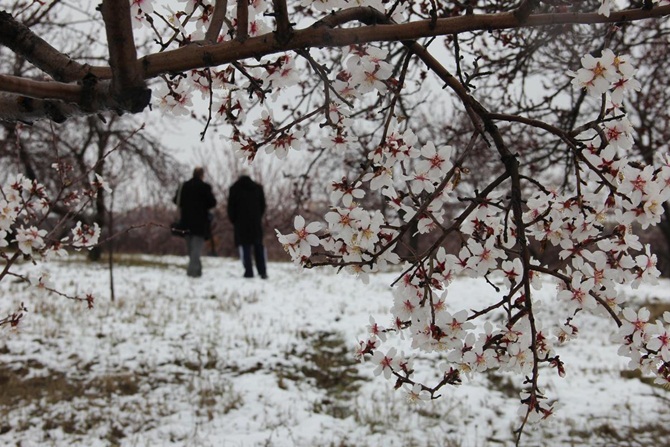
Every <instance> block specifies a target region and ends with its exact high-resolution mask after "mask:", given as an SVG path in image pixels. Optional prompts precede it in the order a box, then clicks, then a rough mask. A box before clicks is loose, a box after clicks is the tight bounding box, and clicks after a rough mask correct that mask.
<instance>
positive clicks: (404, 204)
mask: <svg viewBox="0 0 670 447" xmlns="http://www.w3.org/2000/svg"><path fill="white" fill-rule="evenodd" d="M582 64H583V67H582V69H580V70H579V71H578V72H577V73H570V74H571V75H572V76H573V77H574V82H575V85H577V86H578V87H580V88H583V89H585V91H586V92H587V94H589V95H591V96H594V97H602V98H603V100H604V101H606V104H607V114H606V116H605V117H604V119H603V120H600V121H597V122H595V123H593V125H592V126H590V127H589V131H587V132H584V133H583V134H581V135H579V136H578V137H577V138H576V139H575V141H574V148H573V150H574V156H575V158H576V159H577V161H576V165H577V167H578V168H577V169H576V173H575V182H576V183H577V184H578V185H579V189H578V190H575V189H572V188H567V189H564V190H558V189H551V188H546V187H542V188H536V189H535V191H533V192H531V188H530V186H531V185H528V188H527V190H524V193H525V194H527V198H526V199H525V207H524V211H523V214H522V216H521V217H522V220H521V221H520V222H519V221H518V220H517V219H516V218H515V217H514V216H513V214H512V213H510V212H509V211H508V210H509V209H510V204H509V200H510V199H509V195H508V194H507V193H506V192H505V191H504V190H502V191H500V190H492V191H489V192H487V193H485V194H483V193H481V194H479V195H478V196H476V197H473V200H472V203H473V205H472V206H470V207H467V208H465V209H464V210H463V211H462V213H461V214H460V215H458V216H457V217H456V218H454V219H452V220H451V221H447V220H446V217H445V213H444V203H446V202H447V201H448V200H449V198H450V197H453V195H454V191H455V190H457V189H458V186H457V184H456V183H457V182H456V181H455V180H456V178H457V175H456V174H457V173H458V167H457V166H456V164H455V162H454V152H455V150H454V148H452V147H450V146H439V147H436V146H435V145H434V144H433V143H430V142H428V143H425V144H420V143H419V142H418V138H417V137H416V135H415V134H414V133H413V132H412V130H411V129H404V130H401V129H400V128H399V126H398V123H397V122H393V123H391V125H390V126H389V130H388V132H387V135H386V138H385V140H384V141H383V142H382V144H380V145H378V146H377V147H375V148H374V149H373V150H371V151H370V153H369V155H368V159H369V160H370V162H371V163H370V167H369V169H368V170H367V171H366V172H364V173H362V174H361V175H360V176H358V177H357V178H355V179H347V178H343V179H342V180H340V181H335V182H333V184H332V193H331V200H332V201H333V203H332V207H331V209H330V211H329V212H328V213H327V214H326V215H325V224H322V223H321V222H312V223H309V224H306V222H305V220H304V219H303V218H302V217H297V218H296V219H295V230H294V231H293V233H290V234H280V233H279V232H278V237H279V241H280V242H281V243H282V244H283V245H284V247H285V249H286V250H287V252H288V253H289V254H290V255H291V257H292V259H293V260H294V261H295V262H297V263H299V264H301V265H303V266H311V265H313V264H314V263H315V260H316V259H318V258H319V257H321V258H322V259H323V258H325V259H327V260H328V262H329V263H331V264H335V265H340V266H343V267H345V268H346V269H348V270H350V271H353V272H354V273H356V274H358V275H359V276H361V277H362V278H363V279H365V277H366V275H367V273H368V272H373V271H377V270H378V269H380V268H382V267H383V266H385V265H386V264H398V263H399V262H400V258H399V257H398V256H397V255H396V254H395V251H394V250H395V248H396V245H397V242H398V235H399V234H400V231H402V229H404V228H407V225H408V224H409V223H410V222H411V221H415V222H416V223H417V230H418V232H420V233H429V232H435V231H441V232H446V231H447V229H446V228H447V227H449V226H450V225H457V226H458V228H457V230H456V231H457V232H458V234H459V235H460V238H461V239H462V240H463V243H462V245H461V247H460V249H459V250H457V251H456V252H453V253H450V252H447V250H446V249H445V248H444V247H442V246H435V248H434V250H432V251H431V252H430V253H429V254H428V255H426V256H425V257H423V258H421V259H419V260H418V261H416V262H413V263H407V264H405V265H404V267H403V271H404V272H405V273H404V274H403V275H402V277H401V278H400V279H399V281H397V282H396V284H395V287H394V289H393V297H394V301H393V307H392V309H391V323H390V324H389V325H381V324H379V323H377V322H375V321H374V320H371V324H370V326H369V328H368V336H367V337H366V338H365V339H363V340H361V341H360V342H359V343H358V345H357V349H356V354H357V356H358V357H359V358H361V359H367V360H369V361H371V362H372V363H373V364H374V365H375V372H376V373H377V374H379V375H383V376H384V377H386V378H388V379H392V380H394V381H396V383H397V384H400V385H404V387H403V388H404V389H405V390H406V392H407V393H408V398H409V399H410V400H413V401H421V400H424V399H426V398H431V397H434V396H435V395H436V392H437V390H438V389H439V387H440V386H443V385H444V384H456V383H458V382H459V381H460V380H461V376H463V375H465V376H468V375H471V374H473V373H475V372H483V371H487V370H490V369H497V370H501V371H511V372H515V373H518V374H520V375H522V376H526V377H529V376H531V375H532V374H534V373H533V370H534V368H535V366H536V365H538V364H547V365H548V366H549V367H550V368H552V369H554V370H555V371H556V373H557V374H559V375H560V376H563V375H564V374H565V365H564V364H563V362H562V361H561V360H560V357H559V355H558V354H557V351H558V349H559V347H560V346H561V345H562V344H563V343H566V342H568V341H569V340H571V339H573V338H575V337H577V336H578V334H579V329H580V328H579V318H578V316H579V315H580V312H581V313H582V314H583V313H584V312H591V313H594V314H597V315H603V316H606V317H608V318H613V319H615V321H617V322H623V323H622V326H621V329H620V341H621V342H622V349H621V351H620V352H621V354H622V355H626V356H628V357H630V358H631V363H632V364H635V366H637V367H641V368H643V370H644V371H646V372H654V373H655V374H656V375H657V377H658V378H657V380H658V381H660V382H663V383H667V382H668V380H669V378H670V363H668V355H669V354H668V352H669V351H668V335H667V334H668V331H670V329H669V328H668V323H669V322H670V321H668V320H669V319H670V316H668V315H667V314H666V315H665V317H664V318H665V320H666V321H665V323H663V322H657V323H654V324H651V323H649V324H647V323H646V320H645V318H644V317H645V316H647V317H648V313H645V311H640V312H642V314H641V315H639V317H638V316H635V317H633V316H632V315H633V313H632V312H633V311H632V310H631V308H629V307H626V305H625V302H624V301H625V299H624V295H623V293H622V291H621V288H620V286H621V285H626V284H630V285H632V286H633V287H637V286H638V285H639V284H640V283H641V282H643V281H655V279H656V278H657V277H658V276H659V274H660V273H659V271H658V269H657V268H656V257H655V255H653V254H651V252H650V248H649V247H648V246H644V245H643V244H642V243H641V242H640V241H639V238H638V236H637V235H635V234H634V233H633V232H632V228H633V227H634V226H636V225H637V226H639V227H641V228H643V229H645V228H647V227H648V226H652V225H655V224H657V223H658V222H659V221H660V218H661V214H662V212H663V209H662V204H663V202H665V201H667V200H668V199H670V188H669V187H668V185H670V166H669V161H668V160H667V159H666V161H665V162H664V163H662V164H661V165H660V166H658V167H653V166H644V165H641V164H640V163H637V162H631V160H629V159H628V158H627V157H626V153H627V152H628V151H629V150H630V148H631V147H632V144H633V139H632V127H631V126H630V122H629V121H628V119H627V117H626V115H625V113H624V111H623V110H622V109H621V107H620V103H621V98H622V96H621V95H623V94H625V93H627V92H628V91H630V90H636V89H638V88H639V84H638V83H637V81H636V80H635V79H634V74H635V71H634V69H633V68H632V67H631V66H630V63H629V62H628V61H627V60H626V59H625V58H624V57H621V56H615V55H614V53H612V52H611V51H609V50H605V51H603V54H602V56H601V57H600V58H593V57H592V56H586V57H584V58H583V59H582ZM365 191H379V192H381V194H382V195H383V196H384V197H386V199H387V204H388V205H389V208H391V209H393V210H395V211H396V212H397V213H394V215H395V216H396V217H394V218H392V219H390V220H389V219H388V218H387V217H386V216H385V215H383V214H381V213H380V211H378V210H374V211H371V210H366V209H364V207H362V206H361V205H360V203H361V202H363V201H364V199H365ZM452 203H453V202H452ZM455 222H456V224H455ZM521 226H522V227H523V229H524V236H525V239H526V240H527V241H530V242H532V243H537V244H539V245H541V246H547V245H549V246H555V247H556V248H557V250H558V253H559V255H558V257H559V259H558V260H557V262H558V265H557V266H551V267H550V266H546V265H541V264H540V262H539V261H537V260H535V259H533V258H532V257H530V258H529V259H528V260H527V261H524V257H523V256H522V255H521V253H522V252H521V250H522V249H523V247H521V242H520V239H519V234H518V231H519V230H518V228H519V227H521ZM317 247H318V248H319V249H320V251H317ZM459 275H466V276H470V277H474V278H485V279H486V280H488V281H492V280H493V279H494V278H497V279H498V280H499V281H500V282H501V283H502V284H504V285H505V286H506V288H507V292H505V293H502V292H501V294H502V296H501V300H500V303H499V305H497V306H494V307H495V308H497V309H499V311H502V312H503V314H506V315H507V317H506V318H502V319H496V321H497V323H492V322H491V321H486V322H485V323H483V324H476V323H477V319H478V318H479V317H480V316H481V315H479V314H475V313H474V312H466V311H458V312H453V311H451V310H450V308H451V306H450V304H449V299H448V289H449V284H450V282H451V281H452V280H453V278H455V277H457V276H459ZM551 277H553V278H554V279H555V280H556V283H557V290H556V295H555V296H556V300H558V301H559V302H560V303H562V304H563V305H562V308H563V309H564V314H563V315H562V316H561V318H560V319H558V323H556V321H555V320H554V321H543V320H541V319H540V318H538V314H537V312H538V308H539V307H540V304H539V303H537V302H533V300H532V299H531V296H530V294H531V293H532V290H537V289H540V288H542V287H546V284H547V280H548V278H551ZM531 306H532V307H531ZM531 309H532V310H531ZM531 312H533V318H532V319H531V318H530V313H531ZM635 315H638V314H637V313H636V314H635ZM501 321H502V322H501ZM391 338H396V339H405V340H409V341H410V348H411V349H412V350H415V351H419V352H430V353H435V354H436V355H438V356H439V358H441V359H443V363H442V366H441V372H442V375H441V377H440V381H439V385H437V386H434V387H431V386H428V385H425V384H420V383H418V382H417V381H415V379H414V377H413V374H414V369H413V367H412V366H411V365H412V364H413V361H414V360H413V357H412V356H411V355H406V354H405V353H404V352H401V351H398V350H397V349H396V348H394V347H392V348H390V349H384V345H385V344H387V343H388V342H389V340H390V339H391ZM535 374H537V373H535ZM535 380H536V379H535ZM521 402H522V407H521V410H520V414H521V415H522V418H523V419H524V420H525V421H526V422H534V421H539V420H542V419H544V418H546V417H548V416H550V415H551V413H552V411H553V410H552V408H551V407H550V406H549V405H548V404H547V403H546V400H545V398H544V396H543V394H542V392H541V390H540V388H539V385H538V384H537V382H536V381H535V382H533V384H532V386H530V387H529V388H528V389H527V390H525V391H524V394H523V395H522V396H521Z"/></svg>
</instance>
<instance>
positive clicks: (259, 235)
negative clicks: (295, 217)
mask: <svg viewBox="0 0 670 447" xmlns="http://www.w3.org/2000/svg"><path fill="white" fill-rule="evenodd" d="M264 213H265V194H264V193H263V187H262V186H261V185H259V184H258V183H256V182H254V181H253V180H251V178H250V177H249V176H248V175H247V174H246V173H243V174H242V175H241V176H240V178H239V179H237V181H236V182H235V183H233V185H232V186H231V187H230V194H229V196H228V218H229V219H230V221H231V222H232V223H233V227H234V235H235V245H236V246H237V247H238V249H239V250H240V256H241V257H242V263H243V264H244V277H245V278H253V276H254V270H253V267H252V259H251V256H252V252H253V257H254V259H255V260H256V270H258V274H259V275H260V277H261V278H263V279H267V266H266V261H265V247H264V246H263V223H262V220H263V214H264Z"/></svg>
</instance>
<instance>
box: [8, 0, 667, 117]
mask: <svg viewBox="0 0 670 447" xmlns="http://www.w3.org/2000/svg"><path fill="white" fill-rule="evenodd" d="M120 1H122V0H114V1H112V0H109V1H107V2H105V3H103V6H105V5H106V6H105V7H106V8H110V7H111V6H113V5H115V4H117V2H120ZM127 2H128V0H123V3H124V4H127ZM238 3H239V6H238V24H237V25H238V35H237V38H238V39H240V37H241V36H246V34H245V33H246V31H245V29H246V26H244V25H245V23H246V22H247V21H248V17H244V13H243V12H241V11H240V10H239V9H240V6H241V9H244V5H245V4H246V3H247V2H246V1H241V0H240V1H239V2H238ZM111 9H114V8H111ZM121 9H123V8H121ZM124 11H125V9H124ZM108 14H111V17H116V15H115V14H120V12H119V13H115V12H114V11H111V12H108ZM124 14H126V12H124ZM666 15H670V5H666V6H661V7H657V8H653V9H651V10H646V9H635V10H627V11H618V12H612V13H611V14H610V16H609V17H604V16H602V15H599V14H595V13H558V14H531V15H529V16H528V17H527V18H526V20H525V22H524V23H522V22H521V21H520V20H519V19H518V18H517V17H516V16H515V15H514V13H511V12H509V13H501V14H482V15H465V16H459V17H450V18H444V19H438V20H435V21H432V20H423V21H418V22H413V23H407V24H385V25H382V24H381V23H385V22H386V21H387V20H388V19H387V18H386V17H385V16H384V15H383V14H382V13H381V12H379V11H377V10H375V9H372V8H350V9H347V10H343V11H339V12H336V13H332V14H329V15H328V16H326V17H325V18H324V19H323V20H322V21H320V22H317V23H316V24H314V25H313V26H311V27H309V28H306V29H302V30H297V31H293V34H292V37H291V38H290V39H289V40H288V41H286V42H282V41H280V40H279V39H278V38H277V36H276V35H275V33H268V34H265V35H262V36H258V37H253V38H248V39H246V40H244V41H243V42H242V41H240V40H233V41H226V42H221V43H217V44H211V45H190V46H185V47H182V48H179V49H176V50H172V51H166V52H162V53H157V54H151V55H147V56H145V57H143V58H142V59H140V61H139V63H138V62H137V61H135V62H134V63H128V64H126V63H122V61H134V58H135V48H134V45H133V44H132V30H131V29H129V28H128V27H129V26H130V25H129V23H128V24H127V25H126V26H125V27H124V28H120V27H118V29H117V31H113V32H112V36H115V35H116V34H117V32H118V34H119V37H121V38H124V36H125V37H126V38H127V36H130V40H129V45H128V46H129V47H131V48H120V47H119V44H118V43H112V41H113V38H112V39H110V47H115V49H114V51H115V52H118V53H114V55H112V54H111V53H112V49H111V48H110V56H112V62H113V61H116V62H114V64H115V65H114V66H116V70H117V71H119V70H120V71H119V74H118V76H119V78H118V79H119V81H117V82H122V83H121V84H120V85H124V83H125V82H129V83H130V84H132V85H134V83H135V82H139V81H136V79H137V78H136V77H137V76H139V77H140V78H142V79H148V78H153V77H157V76H159V75H162V74H165V73H175V72H183V71H187V70H191V69H195V68H203V67H210V66H218V65H224V64H228V63H231V62H236V61H240V60H243V59H247V58H260V57H263V56H265V55H270V54H275V53H280V52H285V51H290V50H300V49H308V48H321V47H338V46H346V45H350V44H362V43H369V42H375V41H405V42H406V43H407V41H412V40H415V39H418V38H421V37H430V36H439V35H450V34H459V33H464V32H471V31H477V30H496V29H497V30H500V29H513V28H519V27H524V26H525V27H541V26H551V25H557V24H580V23H584V24H589V23H590V24H594V23H618V22H630V21H636V20H643V19H649V18H658V17H663V16H666ZM107 17H108V19H107V22H109V21H110V20H111V19H110V18H109V17H110V16H109V15H108V16H107ZM240 20H241V22H240ZM351 21H360V22H362V23H366V24H368V25H367V26H361V27H359V28H347V29H334V28H332V27H333V26H339V25H342V24H344V23H348V22H351ZM6 24H8V25H9V27H6V26H5V25H6ZM110 25H111V28H112V29H113V28H115V26H114V25H113V24H111V23H110ZM123 29H125V30H126V31H125V32H124V31H122V30H123ZM19 37H20V38H19ZM18 40H20V41H22V42H23V43H18V42H17V41H18ZM26 42H32V43H26ZM0 44H7V46H9V47H10V48H12V49H14V50H15V51H17V52H18V53H19V54H21V55H24V57H26V58H27V59H29V60H31V61H32V62H33V63H35V64H36V65H37V66H38V67H40V68H42V69H43V70H45V71H47V72H48V73H49V74H51V75H52V76H54V77H55V78H56V79H63V80H67V81H71V80H82V79H83V78H84V77H85V76H86V74H89V75H93V76H89V78H93V79H95V78H104V79H111V78H112V76H113V72H114V68H112V69H109V68H105V67H87V66H83V65H79V64H76V63H74V62H72V61H71V60H70V59H69V58H67V56H65V55H62V54H61V53H59V52H58V51H57V50H55V49H54V48H52V47H51V46H49V45H48V44H46V43H45V42H44V41H42V40H41V39H39V38H37V36H35V35H34V34H33V33H32V31H30V30H29V29H27V28H25V27H23V28H21V25H20V24H17V22H16V21H14V20H13V18H12V17H11V16H10V15H8V14H6V13H3V12H0ZM419 47H420V45H418V44H413V48H412V49H413V51H414V52H415V53H417V51H418V52H420V50H419ZM28 55H30V57H29V56H28ZM52 58H53V60H54V61H59V62H58V63H56V62H50V61H51V60H52ZM424 62H425V60H424ZM61 64H63V65H62V67H65V68H61V71H59V70H58V68H60V67H59V66H60V65H61ZM73 64H75V65H73ZM119 64H121V65H119ZM114 66H113V67H114ZM121 66H123V67H124V68H121ZM138 73H139V74H138ZM116 76H117V75H116V73H114V77H116ZM121 79H125V81H121ZM454 81H457V80H456V79H455V78H454ZM457 84H460V83H458V82H452V83H451V86H452V88H454V86H455V85H456V86H457ZM77 88H79V89H81V90H82V92H83V91H85V90H86V89H87V88H88V87H87V86H86V85H82V86H73V87H72V89H73V91H74V90H76V89H77ZM138 88H139V86H138ZM96 89H97V88H96ZM97 90H98V89H97ZM0 91H2V87H1V86H0ZM11 91H15V90H11ZM140 91H141V93H142V94H141V95H137V94H135V96H136V97H139V98H142V99H143V101H146V102H144V104H145V105H146V104H147V103H148V101H149V91H148V90H147V89H146V88H144V87H143V84H142V88H141V90H140ZM21 93H23V94H32V93H30V92H29V91H21ZM71 93H72V92H68V93H67V95H70V94H71ZM125 93H128V94H131V92H130V91H127V92H125ZM457 93H459V96H460V95H461V94H463V93H467V92H457ZM59 95H60V96H59ZM63 95H65V93H63V92H60V93H58V94H57V95H56V98H62V97H63ZM80 96H81V97H82V98H84V99H86V98H87V95H85V94H83V93H82V94H81V95H80ZM131 96H132V95H131ZM24 100H25V99H21V98H17V97H12V98H11V99H10V98H8V97H7V96H5V97H4V101H5V102H6V101H9V102H10V103H11V102H17V101H18V102H22V101H24ZM143 101H140V102H133V103H131V104H130V106H129V105H128V104H126V102H125V101H113V100H110V99H109V98H104V97H103V99H101V100H100V99H99V100H98V101H97V105H99V106H102V107H103V108H101V109H95V107H94V106H90V105H86V101H82V103H81V107H82V108H83V109H85V110H86V111H87V112H88V113H89V114H90V113H95V112H97V111H100V110H107V108H108V107H110V106H112V105H113V104H114V103H115V102H116V103H117V105H118V107H119V110H122V111H123V110H127V111H138V110H141V109H142V108H143V107H144V106H142V107H141V108H140V107H139V106H138V105H137V104H142V103H143ZM80 113H83V112H80ZM10 116H15V115H14V114H13V112H12V113H9V112H4V111H0V119H4V120H7V119H10V120H11V118H8V117H10ZM45 116H49V115H45ZM68 116H69V115H68ZM35 118H36V116H35V115H34V114H32V113H31V114H30V117H29V119H28V120H29V121H30V120H33V119H35Z"/></svg>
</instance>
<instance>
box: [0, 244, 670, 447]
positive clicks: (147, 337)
mask: <svg viewBox="0 0 670 447" xmlns="http://www.w3.org/2000/svg"><path fill="white" fill-rule="evenodd" d="M129 259H131V260H130V261H126V262H122V263H120V264H117V265H116V266H115V268H114V285H115V294H116V301H115V302H114V303H111V302H110V300H109V272H108V270H107V269H106V268H105V266H104V265H91V264H87V263H84V262H81V261H70V262H67V263H62V264H54V265H51V266H50V271H51V273H52V275H53V277H54V278H55V284H54V285H55V287H56V288H57V289H58V290H61V291H63V292H67V293H74V292H78V293H85V292H88V291H93V292H94V293H95V295H96V296H97V301H96V305H95V308H94V309H93V310H87V309H86V306H85V304H80V303H76V302H71V301H68V300H66V299H65V298H62V297H57V296H54V295H44V294H39V293H38V292H37V291H35V290H32V289H28V288H26V287H25V286H24V285H23V284H21V283H19V282H17V281H12V279H11V278H10V279H9V280H5V281H2V282H1V283H0V293H1V296H2V298H1V299H0V302H1V303H2V308H3V309H10V308H13V307H14V306H15V304H17V303H19V302H20V301H24V302H25V304H26V306H27V307H28V309H29V310H30V313H29V314H28V315H27V316H26V318H25V321H24V322H22V324H21V326H20V327H19V329H18V330H10V329H7V328H5V329H4V330H3V331H2V334H1V339H0V340H1V341H0V388H1V391H0V415H1V419H0V444H2V445H17V446H21V447H29V446H66V445H67V446H70V445H72V446H87V447H93V446H113V445H120V446H187V445H188V446H324V447H325V446H357V447H358V446H379V445H383V446H387V447H390V446H403V447H404V446H488V445H510V443H511V440H512V439H513V436H514V435H513V430H514V428H516V427H517V426H518V423H519V420H518V418H517V416H516V412H517V408H518V391H519V389H520V387H521V381H522V379H521V378H520V377H516V376H511V375H508V374H500V373H490V374H484V375H481V374H480V375H475V376H473V377H471V378H468V377H465V378H464V383H463V385H461V386H459V387H456V388H453V387H452V388H447V389H444V392H443V393H442V394H443V397H442V398H440V399H438V400H435V401H433V402H429V403H426V404H423V405H414V404H409V403H408V402H407V401H406V399H405V394H404V393H403V392H402V391H401V390H398V391H394V390H393V389H392V385H393V383H392V382H389V381H387V380H384V379H383V378H381V377H375V376H374V375H373V374H372V370H373V367H372V365H370V364H365V363H363V364H360V363H356V362H354V360H353V352H354V348H355V344H356V341H357V339H358V338H359V337H363V336H364V334H365V330H366V329H365V326H366V325H367V324H368V323H369V321H368V319H369V317H370V315H372V316H374V318H375V319H376V321H377V322H378V323H385V322H388V320H389V318H390V317H389V313H388V310H389V308H390V305H391V303H392V298H391V294H390V284H391V283H392V282H393V280H394V279H395V275H393V274H391V273H385V274H378V275H374V276H372V277H371V280H370V284H369V285H368V286H364V285H363V284H361V283H360V282H359V281H358V280H356V279H355V278H354V277H351V276H349V275H347V274H345V273H340V274H336V273H335V272H334V271H332V270H325V269H320V270H308V271H300V270H298V269H297V268H296V267H295V266H293V265H291V264H271V265H270V279H269V280H267V281H262V280H260V279H253V280H246V279H243V278H241V272H242V271H241V266H240V264H239V262H238V261H236V260H231V259H221V258H205V259H204V275H203V277H202V278H199V279H189V278H187V277H186V275H185V272H184V264H185V259H184V258H178V257H162V258H158V257H133V258H129ZM21 269H22V270H23V271H26V272H27V271H29V270H32V269H34V267H33V266H30V265H25V266H22V267H21ZM669 286H670V282H669V281H662V282H661V283H660V285H658V286H655V287H651V286H642V287H641V288H640V289H639V290H637V291H630V296H631V299H632V300H634V302H635V303H636V305H640V304H643V303H647V304H648V303H652V304H654V305H655V306H660V307H661V308H664V307H667V303H670V287H669ZM494 293H495V292H494V291H493V289H492V288H491V287H490V286H489V285H486V284H485V283H483V282H481V281H475V280H472V279H469V278H461V279H458V280H456V281H455V282H454V283H453V284H452V285H451V286H450V289H449V295H448V304H449V306H450V307H451V308H453V309H454V310H458V309H463V308H468V309H482V308H484V307H485V306H486V305H487V304H490V303H491V302H492V301H491V299H492V297H493V296H495V295H494ZM554 293H555V286H554V285H553V284H551V283H547V284H545V286H544V287H543V289H542V291H541V292H539V293H538V295H537V297H538V298H539V299H541V301H542V302H543V303H544V305H543V310H542V312H541V315H540V318H541V319H543V321H544V327H545V329H546V328H547V327H548V326H549V322H550V321H551V315H552V313H553V312H555V310H556V303H555V301H554V300H553V299H551V297H552V295H553V294H554ZM576 322H577V323H578V325H579V326H580V328H581V331H580V338H578V339H577V340H575V341H573V342H572V343H570V344H568V345H567V346H564V347H561V349H560V351H559V352H558V353H559V355H560V356H561V359H563V360H564V361H565V363H566V368H567V374H566V377H565V378H564V379H561V378H559V377H558V376H557V375H556V373H555V371H549V370H543V373H542V381H543V382H542V383H543V384H544V389H545V391H546V395H547V396H548V397H549V398H550V399H552V400H554V399H558V403H557V404H556V414H555V416H554V417H553V418H552V419H550V420H549V421H547V422H545V423H544V424H543V425H540V426H533V427H529V428H527V430H526V434H525V435H524V437H523V438H522V442H521V445H526V446H531V445H533V446H534V445H542V446H563V445H631V444H626V443H625V442H630V441H631V439H635V440H636V442H637V441H639V442H640V444H639V445H652V444H655V445H670V432H669V431H668V429H667V428H665V427H666V426H667V424H668V422H669V421H668V420H669V419H670V410H669V409H668V398H670V393H669V392H668V391H666V390H664V389H662V388H658V387H655V386H653V385H650V384H649V383H648V381H646V379H644V378H642V379H640V378H639V377H636V376H635V374H634V373H632V372H627V371H626V364H625V360H624V359H622V358H619V357H618V356H617V354H616V346H614V345H613V344H612V343H611V342H610V340H609V336H610V335H611V334H612V332H613V331H614V329H615V326H614V324H613V323H610V322H609V321H607V320H606V319H604V318H602V317H597V316H593V315H586V314H584V315H578V316H577V318H576ZM399 343H401V344H402V341H399ZM434 365H436V359H435V358H434V357H431V356H424V357H423V360H421V361H417V363H416V364H415V366H416V368H417V371H419V374H420V376H421V377H426V378H431V377H433V378H434V376H435V374H437V368H433V369H431V368H430V366H434ZM633 445H638V444H633Z"/></svg>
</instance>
